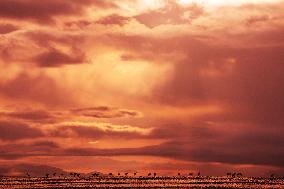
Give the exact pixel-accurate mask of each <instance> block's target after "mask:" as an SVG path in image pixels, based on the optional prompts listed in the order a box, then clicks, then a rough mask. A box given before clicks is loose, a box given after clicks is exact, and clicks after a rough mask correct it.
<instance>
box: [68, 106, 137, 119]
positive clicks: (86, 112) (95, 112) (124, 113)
mask: <svg viewBox="0 0 284 189" xmlns="http://www.w3.org/2000/svg"><path fill="white" fill-rule="evenodd" d="M72 112H73V113H75V114H78V115H81V116H86V117H94V118H121V117H139V116H140V115H141V113H140V112H137V111H134V110H127V109H118V108H113V107H107V106H99V107H91V108H79V109H73V110H72Z"/></svg>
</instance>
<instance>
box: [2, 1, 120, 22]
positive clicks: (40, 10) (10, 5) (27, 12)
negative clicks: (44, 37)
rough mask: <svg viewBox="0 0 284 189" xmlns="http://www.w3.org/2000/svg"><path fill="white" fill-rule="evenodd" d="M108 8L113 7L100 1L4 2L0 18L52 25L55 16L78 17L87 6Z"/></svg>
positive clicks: (107, 2) (111, 4) (109, 3)
mask: <svg viewBox="0 0 284 189" xmlns="http://www.w3.org/2000/svg"><path fill="white" fill-rule="evenodd" d="M92 5H93V6H97V7H101V8H110V7H114V6H115V5H114V4H113V3H111V2H109V1H102V0H84V1H78V0H72V1H68V0H61V1H59V0H49V1H37V0H25V1H17V0H5V1H0V17H3V18H11V19H23V18H24V19H28V20H32V21H36V22H39V23H52V22H53V21H54V20H53V19H54V17H56V16H62V15H64V16H66V15H67V16H68V15H80V14H83V13H84V8H86V7H87V6H92Z"/></svg>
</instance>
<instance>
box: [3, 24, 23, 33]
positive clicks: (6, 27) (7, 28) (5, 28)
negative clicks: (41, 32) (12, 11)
mask: <svg viewBox="0 0 284 189" xmlns="http://www.w3.org/2000/svg"><path fill="white" fill-rule="evenodd" d="M17 30H19V28H18V27H17V26H15V25H12V24H0V34H7V33H11V32H14V31H17Z"/></svg>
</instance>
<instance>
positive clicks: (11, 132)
mask: <svg viewBox="0 0 284 189" xmlns="http://www.w3.org/2000/svg"><path fill="white" fill-rule="evenodd" d="M42 136H43V133H42V132H41V131H40V130H39V129H36V128H32V127H30V126H28V125H27V124H24V123H20V122H13V121H0V139H1V140H4V141H14V140H21V139H30V138H38V137H42Z"/></svg>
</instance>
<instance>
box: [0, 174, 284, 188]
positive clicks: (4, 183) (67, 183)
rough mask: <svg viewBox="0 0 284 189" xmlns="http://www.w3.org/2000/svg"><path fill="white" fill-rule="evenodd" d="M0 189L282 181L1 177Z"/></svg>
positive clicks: (282, 184)
mask: <svg viewBox="0 0 284 189" xmlns="http://www.w3.org/2000/svg"><path fill="white" fill-rule="evenodd" d="M0 188H1V189H2V188H3V189H4V188H5V189H32V188H33V189H34V188H55V189H67V188H82V189H83V188H210V189H214V188H225V189H231V188H232V189H236V188H247V189H258V188H267V189H268V188H273V189H274V188H275V189H277V188H284V178H244V177H242V178H227V177H142V176H140V177H96V178H26V177H2V178H0Z"/></svg>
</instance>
